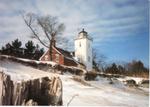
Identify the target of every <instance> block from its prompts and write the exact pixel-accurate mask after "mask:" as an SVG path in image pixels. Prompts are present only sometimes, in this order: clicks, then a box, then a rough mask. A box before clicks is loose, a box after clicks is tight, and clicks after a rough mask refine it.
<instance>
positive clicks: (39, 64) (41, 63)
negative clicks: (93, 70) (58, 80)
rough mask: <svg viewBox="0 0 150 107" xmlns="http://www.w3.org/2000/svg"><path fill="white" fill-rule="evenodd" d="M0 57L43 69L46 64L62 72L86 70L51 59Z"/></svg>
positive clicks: (0, 56)
mask: <svg viewBox="0 0 150 107" xmlns="http://www.w3.org/2000/svg"><path fill="white" fill-rule="evenodd" d="M0 58H2V59H9V60H12V61H15V62H19V63H22V64H25V65H29V66H32V67H35V68H39V69H43V68H45V67H47V65H48V66H49V68H50V67H51V68H53V69H56V70H58V71H63V72H67V71H69V72H71V73H74V74H85V73H86V72H87V71H86V70H84V69H82V68H78V67H74V66H65V65H60V64H58V63H55V62H53V61H37V60H30V59H24V58H17V57H13V56H7V55H0ZM49 68H47V69H46V70H48V69H49ZM43 70H44V69H43Z"/></svg>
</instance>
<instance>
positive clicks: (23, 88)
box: [0, 72, 63, 106]
mask: <svg viewBox="0 0 150 107" xmlns="http://www.w3.org/2000/svg"><path fill="white" fill-rule="evenodd" d="M62 103H63V102H62V82H61V80H60V78H59V77H55V76H53V77H48V76H45V77H41V78H36V79H35V78H34V79H32V78H31V79H29V80H26V81H18V82H17V81H13V80H12V79H11V75H9V74H7V73H5V72H0V105H28V106H29V105H62Z"/></svg>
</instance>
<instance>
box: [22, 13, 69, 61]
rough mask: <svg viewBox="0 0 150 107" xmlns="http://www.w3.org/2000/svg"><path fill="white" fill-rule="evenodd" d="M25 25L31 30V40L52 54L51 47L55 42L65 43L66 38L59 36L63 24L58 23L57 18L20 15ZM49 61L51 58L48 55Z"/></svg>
mask: <svg viewBox="0 0 150 107" xmlns="http://www.w3.org/2000/svg"><path fill="white" fill-rule="evenodd" d="M22 16H23V19H24V22H25V24H26V25H27V27H28V28H29V29H30V30H31V32H32V36H31V38H33V39H36V40H38V41H39V42H40V43H41V44H42V45H43V46H44V47H46V48H48V49H49V51H50V54H51V53H52V45H53V43H54V44H55V41H57V43H58V44H62V43H64V42H65V43H66V38H64V37H62V36H58V35H61V34H62V33H63V31H64V29H65V25H64V24H63V23H59V21H58V18H57V17H53V16H50V15H48V16H37V15H35V14H33V13H28V14H26V15H22ZM50 60H52V57H51V55H50Z"/></svg>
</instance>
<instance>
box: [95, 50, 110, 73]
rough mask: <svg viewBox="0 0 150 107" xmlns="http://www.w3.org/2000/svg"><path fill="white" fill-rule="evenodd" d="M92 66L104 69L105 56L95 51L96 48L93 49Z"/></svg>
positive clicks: (99, 69)
mask: <svg viewBox="0 0 150 107" xmlns="http://www.w3.org/2000/svg"><path fill="white" fill-rule="evenodd" d="M92 55H93V66H94V68H95V69H96V70H98V71H104V66H105V64H106V63H105V60H106V58H107V57H106V56H105V55H103V54H100V53H98V52H97V51H96V49H93V53H92Z"/></svg>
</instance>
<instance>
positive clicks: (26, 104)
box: [22, 99, 38, 106]
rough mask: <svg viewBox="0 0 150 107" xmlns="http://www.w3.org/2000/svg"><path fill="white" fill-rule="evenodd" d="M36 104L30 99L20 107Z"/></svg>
mask: <svg viewBox="0 0 150 107" xmlns="http://www.w3.org/2000/svg"><path fill="white" fill-rule="evenodd" d="M37 105H38V104H37V102H35V101H33V100H32V99H30V100H29V101H27V102H26V103H25V104H22V106H37Z"/></svg>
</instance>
